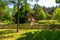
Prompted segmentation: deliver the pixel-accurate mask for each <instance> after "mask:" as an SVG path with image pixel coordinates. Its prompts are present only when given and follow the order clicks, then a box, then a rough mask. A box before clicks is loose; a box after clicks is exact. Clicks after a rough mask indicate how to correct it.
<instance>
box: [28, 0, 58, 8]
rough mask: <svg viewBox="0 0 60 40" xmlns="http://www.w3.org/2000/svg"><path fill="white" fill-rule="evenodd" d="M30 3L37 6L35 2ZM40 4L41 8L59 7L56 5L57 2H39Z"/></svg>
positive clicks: (42, 0) (43, 0) (51, 0)
mask: <svg viewBox="0 0 60 40" xmlns="http://www.w3.org/2000/svg"><path fill="white" fill-rule="evenodd" d="M28 2H29V1H28ZM29 3H30V4H32V5H34V4H35V2H29ZM38 4H39V5H40V6H45V7H52V6H56V5H58V4H56V2H55V0H39V2H38Z"/></svg>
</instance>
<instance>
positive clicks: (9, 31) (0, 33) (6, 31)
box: [0, 30, 15, 35]
mask: <svg viewBox="0 0 60 40" xmlns="http://www.w3.org/2000/svg"><path fill="white" fill-rule="evenodd" d="M9 33H15V32H14V31H12V30H5V31H0V35H2V34H9Z"/></svg>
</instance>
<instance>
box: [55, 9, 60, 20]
mask: <svg viewBox="0 0 60 40" xmlns="http://www.w3.org/2000/svg"><path fill="white" fill-rule="evenodd" d="M54 19H55V20H60V8H57V9H56V10H55V13H54Z"/></svg>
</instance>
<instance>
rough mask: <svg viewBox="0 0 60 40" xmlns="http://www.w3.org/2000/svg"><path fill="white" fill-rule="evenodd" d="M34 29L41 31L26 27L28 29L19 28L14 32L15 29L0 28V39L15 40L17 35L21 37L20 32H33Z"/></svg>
mask: <svg viewBox="0 0 60 40" xmlns="http://www.w3.org/2000/svg"><path fill="white" fill-rule="evenodd" d="M34 31H41V30H38V29H28V30H23V29H21V30H19V32H18V33H17V32H16V29H14V30H13V29H0V40H15V39H17V38H19V37H22V34H25V33H28V32H32V33H33V32H34Z"/></svg>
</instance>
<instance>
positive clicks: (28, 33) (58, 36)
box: [0, 29, 60, 40]
mask: <svg viewBox="0 0 60 40" xmlns="http://www.w3.org/2000/svg"><path fill="white" fill-rule="evenodd" d="M0 40H60V30H46V29H45V30H42V29H28V30H27V29H20V30H19V32H18V33H17V32H16V29H0Z"/></svg>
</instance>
